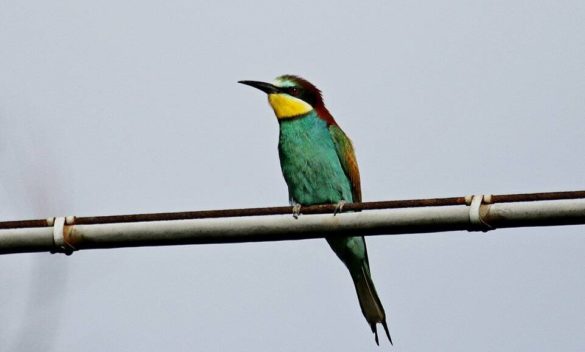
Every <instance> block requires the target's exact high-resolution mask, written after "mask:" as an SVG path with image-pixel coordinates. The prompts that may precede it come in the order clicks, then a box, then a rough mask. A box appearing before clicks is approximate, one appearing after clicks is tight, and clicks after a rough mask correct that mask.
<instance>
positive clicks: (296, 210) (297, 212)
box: [292, 204, 301, 219]
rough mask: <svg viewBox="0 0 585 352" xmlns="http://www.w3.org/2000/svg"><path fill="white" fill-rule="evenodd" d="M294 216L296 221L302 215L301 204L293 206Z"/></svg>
mask: <svg viewBox="0 0 585 352" xmlns="http://www.w3.org/2000/svg"><path fill="white" fill-rule="evenodd" d="M292 214H293V218H295V219H298V218H299V215H301V205H300V204H295V205H293V207H292Z"/></svg>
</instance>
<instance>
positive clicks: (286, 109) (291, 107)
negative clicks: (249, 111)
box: [268, 93, 313, 119]
mask: <svg viewBox="0 0 585 352" xmlns="http://www.w3.org/2000/svg"><path fill="white" fill-rule="evenodd" d="M268 102H269V103H270V106H272V109H273V110H274V113H275V114H276V117H277V118H278V119H286V118H290V117H295V116H299V115H304V114H306V113H308V112H310V111H311V110H313V107H312V106H311V105H309V103H307V102H305V101H303V100H301V99H298V98H295V97H293V96H290V95H288V94H284V93H273V94H268Z"/></svg>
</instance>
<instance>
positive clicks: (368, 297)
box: [352, 265, 393, 345]
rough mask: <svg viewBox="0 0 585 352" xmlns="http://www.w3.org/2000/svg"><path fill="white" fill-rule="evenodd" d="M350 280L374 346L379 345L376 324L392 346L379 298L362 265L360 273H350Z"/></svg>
mask: <svg viewBox="0 0 585 352" xmlns="http://www.w3.org/2000/svg"><path fill="white" fill-rule="evenodd" d="M352 278H353V281H354V284H355V289H356V292H357V296H358V300H359V302H360V307H361V309H362V313H363V314H364V317H365V318H366V320H367V321H368V323H369V324H370V327H371V328H372V332H373V333H374V338H375V341H376V344H378V345H379V340H378V331H377V329H376V325H377V324H378V323H379V324H382V327H383V328H384V332H385V333H386V336H387V337H388V340H389V341H390V344H393V343H392V338H391V337H390V331H389V329H388V324H387V323H386V313H385V312H384V307H383V306H382V302H380V298H379V297H378V293H377V292H376V288H375V287H374V283H373V282H372V279H371V277H370V275H369V270H366V267H365V265H364V266H362V270H361V272H358V273H355V274H354V273H352Z"/></svg>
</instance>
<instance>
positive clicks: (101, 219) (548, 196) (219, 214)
mask: <svg viewBox="0 0 585 352" xmlns="http://www.w3.org/2000/svg"><path fill="white" fill-rule="evenodd" d="M580 198H585V191H569V192H544V193H522V194H503V195H490V196H485V199H484V202H485V203H490V204H494V203H503V202H528V201H542V200H560V199H580ZM469 199H470V196H468V197H452V198H431V199H408V200H391V201H378V202H364V203H348V204H345V206H344V208H343V209H344V210H345V211H360V210H374V209H393V208H413V207H430V206H449V205H464V204H467V205H469V202H468V200H469ZM334 210H335V205H334V204H333V205H332V204H323V205H312V206H305V207H303V208H302V213H303V214H326V213H332V212H333V211H334ZM291 212H292V208H291V207H267V208H247V209H222V210H203V211H188V212H175V213H154V214H128V215H107V216H83V217H77V218H76V219H75V223H76V224H79V225H81V224H84V225H90V224H107V223H119V222H141V221H162V220H186V219H206V218H225V217H239V216H255V215H278V214H290V213H291ZM44 226H49V227H51V226H53V224H52V223H51V222H50V221H47V220H45V219H37V220H17V221H1V222H0V229H14V228H27V227H44Z"/></svg>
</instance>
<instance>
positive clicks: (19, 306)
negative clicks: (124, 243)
mask: <svg viewBox="0 0 585 352" xmlns="http://www.w3.org/2000/svg"><path fill="white" fill-rule="evenodd" d="M584 23H585V2H583V1H581V0H576V1H510V0H507V1H441V2H439V1H379V2H355V1H354V2H349V1H347V2H345V3H342V2H319V1H314V0H311V1H288V2H280V1H254V2H246V3H244V2H225V1H215V2H213V3H212V4H209V3H207V2H205V3H204V2H198V1H193V0H189V1H186V0H173V1H135V0H134V1H131V0H122V1H118V0H116V1H112V0H108V1H87V0H83V1H41V0H37V1H32V0H30V1H23V0H0V165H1V167H0V181H1V184H0V218H1V219H2V220H9V219H26V218H39V217H47V216H53V215H106V214H125V213H142V212H161V211H183V210H201V209H220V208H235V207H256V206H271V205H286V204H287V199H288V198H287V192H286V187H285V184H284V181H283V180H282V176H281V173H280V168H279V162H278V155H277V151H276V143H277V134H278V132H277V123H276V120H275V118H274V116H273V114H272V112H271V111H270V109H269V107H268V105H267V103H266V100H265V97H263V94H262V93H261V92H259V91H255V90H253V89H252V88H250V87H244V86H241V85H238V84H236V81H238V80H241V79H253V80H272V79H273V78H274V77H275V76H277V75H280V74H284V73H293V74H299V75H302V76H304V77H306V78H307V79H309V80H311V81H313V82H314V83H315V84H317V85H318V86H319V87H320V88H321V89H322V90H323V91H324V92H325V96H326V102H327V103H328V106H329V108H330V110H331V111H332V113H333V114H334V116H335V117H336V118H337V120H338V121H339V123H340V124H341V126H342V127H343V128H344V129H345V131H346V132H347V133H348V134H349V135H350V136H351V137H352V139H353V141H354V143H355V145H356V149H357V155H358V159H359V162H360V167H361V173H362V182H363V187H362V188H363V193H364V199H365V200H387V199H409V198H426V197H448V196H461V195H466V194H472V193H495V194H502V193H519V192H541V191H562V190H578V189H583V188H585V182H584V174H585V166H584V164H583V151H584V149H585V138H584V136H585V118H584V116H583V115H584V112H585V69H584V67H585V25H584ZM368 244H369V253H370V261H371V265H372V270H373V275H374V280H375V282H376V285H377V288H378V291H379V292H380V295H381V299H382V301H383V303H384V305H385V307H386V310H387V312H388V313H389V323H390V329H391V333H392V336H393V338H394V341H395V347H394V348H391V347H390V346H389V345H388V343H387V341H385V340H384V339H382V344H383V345H382V346H381V347H379V348H378V347H376V345H375V344H374V341H373V336H372V335H371V333H370V331H369V328H368V326H367V325H366V322H365V320H364V319H363V317H362V315H361V312H360V310H359V305H358V302H357V299H356V297H355V292H354V289H353V287H352V284H351V280H350V277H349V275H348V273H347V272H346V270H345V268H344V267H343V265H342V264H341V263H340V262H339V261H338V260H337V258H336V257H335V256H334V255H333V253H332V252H331V251H330V249H329V248H328V246H327V245H326V243H325V242H324V241H323V240H310V241H298V242H280V243H261V244H233V245H205V246H184V247H172V248H171V247H167V248H143V249H117V250H95V251H83V252H78V253H75V254H74V255H73V256H71V257H66V256H63V255H50V254H30V255H29V254H19V255H6V256H1V257H0V285H1V286H0V350H1V351H18V352H20V351H358V350H359V351H382V350H384V351H390V350H392V351H583V350H585V299H584V297H585V275H584V268H585V257H584V255H583V253H584V251H585V231H584V228H583V226H572V227H555V228H526V229H515V230H498V231H495V232H491V233H488V234H485V235H484V234H480V233H466V232H457V233H444V234H440V235H429V234H426V235H409V236H379V237H375V238H369V239H368Z"/></svg>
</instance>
